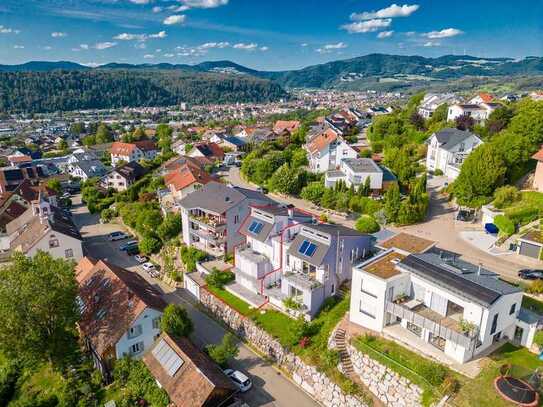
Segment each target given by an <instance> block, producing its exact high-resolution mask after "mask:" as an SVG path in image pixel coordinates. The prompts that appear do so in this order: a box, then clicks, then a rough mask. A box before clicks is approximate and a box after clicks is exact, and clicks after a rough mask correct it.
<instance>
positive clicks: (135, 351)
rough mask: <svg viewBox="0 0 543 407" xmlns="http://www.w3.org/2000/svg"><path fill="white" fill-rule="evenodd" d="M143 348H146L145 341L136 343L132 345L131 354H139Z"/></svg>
mask: <svg viewBox="0 0 543 407" xmlns="http://www.w3.org/2000/svg"><path fill="white" fill-rule="evenodd" d="M143 349H144V345H143V342H138V343H135V344H134V345H132V346H130V354H131V355H137V354H138V353H141V352H143Z"/></svg>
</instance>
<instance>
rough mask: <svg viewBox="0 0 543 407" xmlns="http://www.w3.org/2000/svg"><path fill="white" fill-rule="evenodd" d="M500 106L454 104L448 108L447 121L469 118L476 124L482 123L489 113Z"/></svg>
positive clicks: (497, 104) (492, 104)
mask: <svg viewBox="0 0 543 407" xmlns="http://www.w3.org/2000/svg"><path fill="white" fill-rule="evenodd" d="M500 106H501V105H500V104H499V103H481V104H478V105H476V104H454V105H452V106H449V111H448V112H447V121H454V120H455V119H456V118H457V117H460V116H470V117H472V118H473V120H475V122H476V123H483V122H484V121H485V120H486V119H488V116H490V113H492V112H493V111H494V110H496V109H497V108H498V107H500Z"/></svg>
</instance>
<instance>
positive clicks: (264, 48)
mask: <svg viewBox="0 0 543 407" xmlns="http://www.w3.org/2000/svg"><path fill="white" fill-rule="evenodd" d="M269 49H270V48H269V47H266V46H264V47H260V51H262V52H266V51H268V50H269Z"/></svg>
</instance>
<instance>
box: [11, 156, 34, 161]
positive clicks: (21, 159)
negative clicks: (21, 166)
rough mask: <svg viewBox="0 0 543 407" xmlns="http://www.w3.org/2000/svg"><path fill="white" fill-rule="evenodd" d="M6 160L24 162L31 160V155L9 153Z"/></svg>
mask: <svg viewBox="0 0 543 407" xmlns="http://www.w3.org/2000/svg"><path fill="white" fill-rule="evenodd" d="M8 161H9V162H11V163H26V162H31V161H32V157H30V156H28V155H10V156H9V157H8Z"/></svg>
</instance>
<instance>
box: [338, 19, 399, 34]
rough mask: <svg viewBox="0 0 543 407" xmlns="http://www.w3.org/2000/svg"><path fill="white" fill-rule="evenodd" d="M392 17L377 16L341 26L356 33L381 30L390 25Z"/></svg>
mask: <svg viewBox="0 0 543 407" xmlns="http://www.w3.org/2000/svg"><path fill="white" fill-rule="evenodd" d="M391 23H392V19H390V18H384V19H382V18H376V19H373V20H366V21H358V22H355V23H350V24H345V25H342V26H341V28H343V29H344V30H347V31H348V32H349V33H351V34H355V33H368V32H375V31H379V30H380V29H382V28H388V27H390V24H391Z"/></svg>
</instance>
